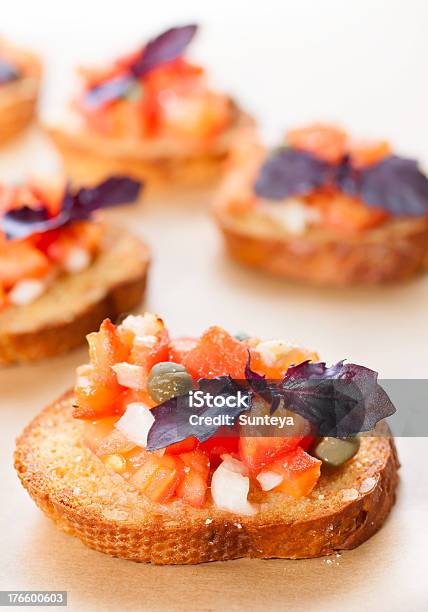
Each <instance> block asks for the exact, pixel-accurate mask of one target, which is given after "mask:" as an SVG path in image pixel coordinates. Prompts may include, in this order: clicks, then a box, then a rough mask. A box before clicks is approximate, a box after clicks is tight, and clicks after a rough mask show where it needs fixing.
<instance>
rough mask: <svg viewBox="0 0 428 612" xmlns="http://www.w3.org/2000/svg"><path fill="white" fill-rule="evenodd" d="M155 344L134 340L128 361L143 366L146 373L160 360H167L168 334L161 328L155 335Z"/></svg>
mask: <svg viewBox="0 0 428 612" xmlns="http://www.w3.org/2000/svg"><path fill="white" fill-rule="evenodd" d="M156 339H157V341H156V344H154V345H153V346H149V345H147V344H144V343H138V342H134V344H133V346H132V349H131V355H130V359H129V361H130V363H134V364H136V365H140V366H142V367H143V368H144V371H145V372H147V374H148V373H149V372H150V370H151V369H152V367H153V366H154V365H155V364H156V363H159V362H160V361H168V351H169V334H168V331H167V330H166V329H165V328H163V329H162V330H161V331H160V332H159V333H158V334H157V336H156Z"/></svg>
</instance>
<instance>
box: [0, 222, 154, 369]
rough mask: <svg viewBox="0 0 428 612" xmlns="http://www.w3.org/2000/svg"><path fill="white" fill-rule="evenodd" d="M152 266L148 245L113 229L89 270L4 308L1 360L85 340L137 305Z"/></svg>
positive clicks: (47, 353)
mask: <svg viewBox="0 0 428 612" xmlns="http://www.w3.org/2000/svg"><path fill="white" fill-rule="evenodd" d="M130 259H132V261H130ZM118 262H120V263H119V266H118ZM114 265H115V267H116V269H115V270H112V269H111V268H112V266H114ZM148 265H149V251H148V248H147V246H146V245H145V244H143V243H142V242H141V241H140V240H138V239H137V238H135V237H134V236H132V235H131V234H129V233H128V232H124V231H123V230H118V229H112V228H109V229H108V231H107V236H106V242H105V245H104V247H103V249H102V250H101V252H100V254H99V255H98V256H97V258H96V260H95V261H94V262H93V263H92V264H91V266H90V267H89V268H88V269H87V270H84V271H83V272H79V273H77V274H73V275H69V276H67V277H64V278H61V279H58V280H56V281H55V282H54V284H53V286H52V287H51V288H49V289H48V291H46V292H45V293H44V294H43V295H42V296H41V297H40V298H39V299H38V300H36V302H34V303H32V304H28V305H25V306H11V307H9V308H7V309H6V310H5V311H4V312H2V313H0V365H5V364H11V363H14V362H22V361H35V360H39V359H43V358H45V357H52V356H54V355H59V354H62V353H65V352H67V351H69V350H71V349H73V348H75V347H77V346H79V345H80V344H83V343H84V342H85V338H86V335H87V334H88V333H89V332H91V331H94V330H96V329H98V327H99V325H100V323H101V322H102V321H103V320H104V319H105V318H106V317H109V318H111V319H113V320H115V319H116V318H117V317H118V316H119V315H120V314H122V313H125V312H128V311H129V310H131V309H133V308H135V306H137V305H138V303H139V302H140V301H141V299H142V297H143V295H144V291H145V287H146V279H147V269H148ZM118 268H119V269H118Z"/></svg>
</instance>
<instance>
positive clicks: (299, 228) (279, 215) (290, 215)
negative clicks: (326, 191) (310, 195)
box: [269, 198, 319, 236]
mask: <svg viewBox="0 0 428 612" xmlns="http://www.w3.org/2000/svg"><path fill="white" fill-rule="evenodd" d="M269 214H270V216H271V217H272V218H273V219H274V220H275V221H276V222H277V223H279V224H280V225H282V227H283V228H284V229H285V230H286V231H288V232H289V233H290V234H294V235H296V236H300V235H302V234H304V233H305V231H306V229H307V226H308V224H309V223H313V222H317V221H319V213H318V211H317V210H316V209H315V208H313V207H311V206H308V205H307V204H305V203H304V202H302V201H301V200H298V199H297V198H289V199H288V200H286V201H285V202H284V203H283V204H279V205H278V204H276V205H275V206H269Z"/></svg>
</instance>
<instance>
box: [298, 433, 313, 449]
mask: <svg viewBox="0 0 428 612" xmlns="http://www.w3.org/2000/svg"><path fill="white" fill-rule="evenodd" d="M315 439H316V438H315V436H304V437H303V438H302V439H301V440H300V442H299V446H300V448H303V450H305V451H306V450H308V448H309V447H310V446H311V444H312V443H313V442H314V441H315Z"/></svg>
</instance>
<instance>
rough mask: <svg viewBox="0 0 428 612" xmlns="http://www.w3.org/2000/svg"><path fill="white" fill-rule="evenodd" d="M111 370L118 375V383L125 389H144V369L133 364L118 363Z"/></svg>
mask: <svg viewBox="0 0 428 612" xmlns="http://www.w3.org/2000/svg"><path fill="white" fill-rule="evenodd" d="M111 369H112V370H114V372H115V373H116V378H117V382H118V383H119V385H122V386H123V387H129V388H130V389H142V388H143V386H144V383H143V368H142V366H139V365H134V364H132V363H126V361H123V362H122V363H116V365H113V366H111Z"/></svg>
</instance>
